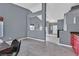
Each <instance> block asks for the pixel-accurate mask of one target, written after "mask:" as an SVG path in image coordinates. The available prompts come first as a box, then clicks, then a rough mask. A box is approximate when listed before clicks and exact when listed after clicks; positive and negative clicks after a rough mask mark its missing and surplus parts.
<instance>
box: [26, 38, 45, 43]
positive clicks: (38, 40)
mask: <svg viewBox="0 0 79 59" xmlns="http://www.w3.org/2000/svg"><path fill="white" fill-rule="evenodd" d="M27 38H29V39H33V40H37V41H41V42H45V40H42V39H36V38H32V37H27Z"/></svg>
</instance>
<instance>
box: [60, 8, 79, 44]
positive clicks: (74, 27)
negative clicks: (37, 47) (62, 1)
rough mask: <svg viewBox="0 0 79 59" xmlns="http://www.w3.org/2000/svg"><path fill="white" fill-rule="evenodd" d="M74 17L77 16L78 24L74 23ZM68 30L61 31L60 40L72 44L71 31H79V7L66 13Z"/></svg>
mask: <svg viewBox="0 0 79 59" xmlns="http://www.w3.org/2000/svg"><path fill="white" fill-rule="evenodd" d="M74 17H76V24H74ZM65 19H66V24H67V31H66V32H64V31H63V32H61V33H60V35H61V38H60V42H61V43H63V44H68V45H70V38H71V36H70V35H71V34H70V32H79V9H76V10H71V11H69V12H68V13H66V14H65Z"/></svg>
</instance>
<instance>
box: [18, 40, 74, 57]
mask: <svg viewBox="0 0 79 59" xmlns="http://www.w3.org/2000/svg"><path fill="white" fill-rule="evenodd" d="M18 56H75V54H74V52H73V49H72V48H69V47H64V46H60V45H57V44H54V43H50V42H46V43H45V42H40V41H36V40H32V39H25V40H22V44H21V48H20V52H19V54H18Z"/></svg>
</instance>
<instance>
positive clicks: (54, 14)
mask: <svg viewBox="0 0 79 59" xmlns="http://www.w3.org/2000/svg"><path fill="white" fill-rule="evenodd" d="M15 4H16V5H19V6H22V7H24V8H26V9H29V10H31V11H32V12H36V11H39V10H41V9H42V4H41V3H15ZM73 5H78V4H77V3H76V4H75V3H47V9H46V10H47V14H46V15H47V18H46V19H47V21H49V22H57V20H59V19H63V18H64V13H66V12H68V11H69V10H70V8H71V6H73Z"/></svg>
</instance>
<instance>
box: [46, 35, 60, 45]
mask: <svg viewBox="0 0 79 59" xmlns="http://www.w3.org/2000/svg"><path fill="white" fill-rule="evenodd" d="M46 41H49V42H52V43H55V44H58V43H59V38H57V35H50V34H49V35H47V36H46Z"/></svg>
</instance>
